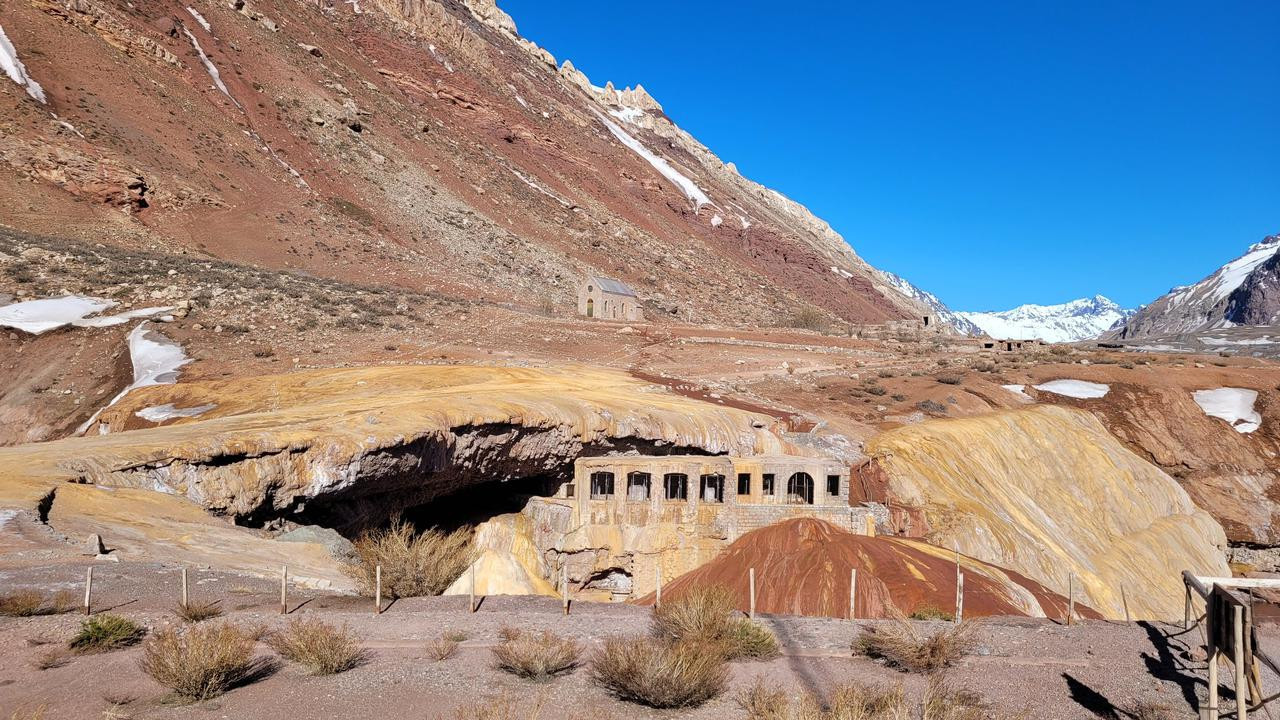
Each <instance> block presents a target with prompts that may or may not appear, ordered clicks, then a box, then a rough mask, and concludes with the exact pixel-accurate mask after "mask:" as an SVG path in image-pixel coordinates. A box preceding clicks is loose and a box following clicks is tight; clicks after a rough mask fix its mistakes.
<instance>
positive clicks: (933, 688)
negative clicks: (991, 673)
mask: <svg viewBox="0 0 1280 720" xmlns="http://www.w3.org/2000/svg"><path fill="white" fill-rule="evenodd" d="M920 717H921V720H994V719H995V718H1000V717H1007V716H1006V715H1004V714H1003V713H999V712H996V710H995V708H993V707H992V706H991V704H990V703H988V702H986V701H985V700H983V699H982V696H980V695H978V694H977V693H974V692H970V691H968V690H962V689H956V688H955V687H952V686H951V684H950V683H948V682H947V680H946V678H945V677H943V676H942V675H934V676H932V677H930V678H929V685H928V687H926V688H925V691H924V699H923V701H922V702H921V704H920Z"/></svg>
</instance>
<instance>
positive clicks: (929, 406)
mask: <svg viewBox="0 0 1280 720" xmlns="http://www.w3.org/2000/svg"><path fill="white" fill-rule="evenodd" d="M916 407H917V408H919V409H921V410H923V411H924V412H927V413H930V414H932V415H946V414H947V406H946V405H943V404H942V403H940V402H938V401H937V400H921V401H920V402H918V403H916Z"/></svg>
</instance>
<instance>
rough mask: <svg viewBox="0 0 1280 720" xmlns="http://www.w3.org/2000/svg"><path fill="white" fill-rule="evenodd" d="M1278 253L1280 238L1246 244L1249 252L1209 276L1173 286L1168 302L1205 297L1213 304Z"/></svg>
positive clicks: (1232, 290)
mask: <svg viewBox="0 0 1280 720" xmlns="http://www.w3.org/2000/svg"><path fill="white" fill-rule="evenodd" d="M1277 252H1280V238H1268V239H1267V240H1264V241H1263V242H1260V243H1254V244H1253V245H1250V246H1249V250H1248V252H1246V253H1245V254H1244V255H1241V256H1240V257H1238V258H1236V259H1235V260H1232V261H1231V262H1229V263H1227V264H1226V265H1223V266H1222V267H1220V268H1218V270H1217V271H1216V272H1214V273H1213V274H1212V275H1210V276H1209V277H1207V278H1205V279H1204V280H1201V281H1200V282H1198V283H1196V284H1194V285H1184V286H1182V287H1178V288H1174V289H1173V290H1172V291H1171V295H1170V297H1169V303H1170V304H1171V305H1176V304H1180V303H1182V302H1185V301H1186V300H1189V299H1192V298H1197V299H1200V298H1204V299H1206V300H1207V301H1208V304H1210V305H1216V304H1217V303H1220V302H1222V301H1223V300H1225V299H1226V298H1227V296H1228V295H1230V294H1231V293H1233V292H1235V290H1236V288H1238V287H1240V286H1241V285H1243V284H1244V281H1245V280H1247V279H1248V278H1249V274H1250V273H1252V272H1253V271H1254V270H1256V269H1257V268H1258V266H1259V265H1261V264H1262V263H1264V262H1266V261H1268V260H1270V259H1271V257H1272V256H1274V255H1275V254H1276V253H1277Z"/></svg>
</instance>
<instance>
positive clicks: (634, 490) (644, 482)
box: [627, 470, 650, 500]
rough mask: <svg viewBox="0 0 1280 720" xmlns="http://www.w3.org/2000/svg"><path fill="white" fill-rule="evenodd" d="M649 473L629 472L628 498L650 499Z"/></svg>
mask: <svg viewBox="0 0 1280 720" xmlns="http://www.w3.org/2000/svg"><path fill="white" fill-rule="evenodd" d="M649 479H650V476H649V473H647V472H640V471H639V470H637V471H635V472H629V473H627V499H628V500H648V499H649Z"/></svg>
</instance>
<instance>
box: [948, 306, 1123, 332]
mask: <svg viewBox="0 0 1280 720" xmlns="http://www.w3.org/2000/svg"><path fill="white" fill-rule="evenodd" d="M1133 312H1134V311H1133V310H1125V309H1124V308H1121V307H1120V306H1119V305H1117V304H1116V303H1114V302H1112V301H1111V300H1108V299H1107V298H1105V297H1103V296H1101V295H1094V296H1093V297H1091V298H1081V299H1079V300H1072V301H1071V302H1066V303H1061V304H1059V305H1030V304H1028V305H1019V306H1018V307H1016V308H1014V309H1012V310H1004V311H1001V312H959V313H956V315H957V316H959V318H960V319H961V320H963V321H965V322H968V323H972V324H973V325H976V326H977V327H979V328H981V333H979V334H985V335H990V336H991V337H993V338H1000V339H1009V340H1034V339H1037V338H1038V339H1040V340H1045V341H1048V342H1076V341H1078V340H1087V339H1089V338H1093V337H1097V336H1098V335H1100V334H1101V333H1103V332H1105V331H1106V330H1108V329H1110V328H1112V327H1114V326H1115V325H1116V323H1119V322H1122V321H1124V320H1125V319H1126V318H1128V317H1129V316H1130V315H1132V314H1133Z"/></svg>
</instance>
